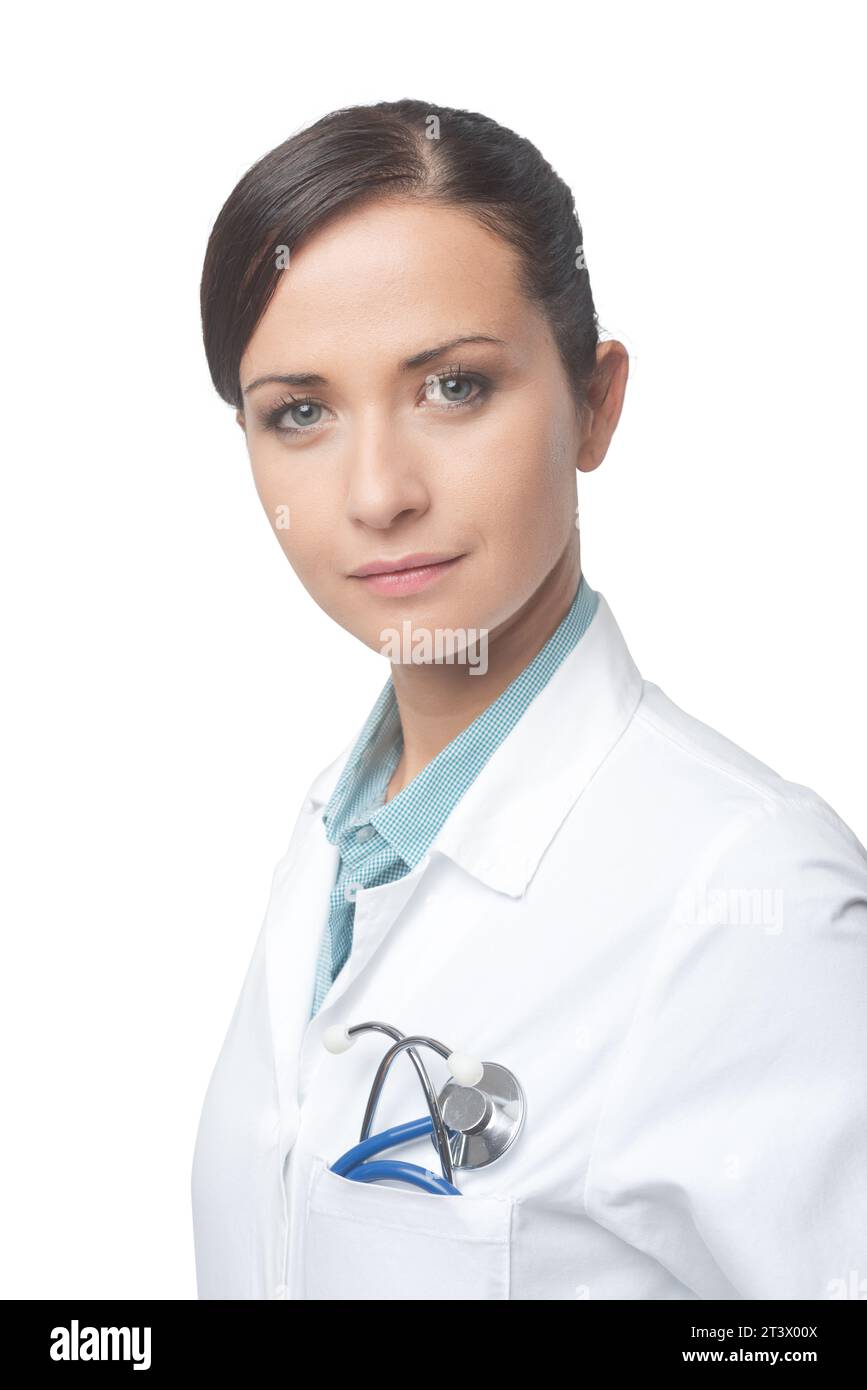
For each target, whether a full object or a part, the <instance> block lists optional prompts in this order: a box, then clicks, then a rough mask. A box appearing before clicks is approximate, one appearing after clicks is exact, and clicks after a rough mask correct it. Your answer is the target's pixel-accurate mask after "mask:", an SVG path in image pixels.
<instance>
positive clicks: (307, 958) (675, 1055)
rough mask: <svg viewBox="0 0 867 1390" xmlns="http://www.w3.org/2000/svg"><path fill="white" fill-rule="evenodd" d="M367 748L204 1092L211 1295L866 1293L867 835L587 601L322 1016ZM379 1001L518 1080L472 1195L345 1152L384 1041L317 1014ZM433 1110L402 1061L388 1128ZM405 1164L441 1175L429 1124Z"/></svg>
mask: <svg viewBox="0 0 867 1390" xmlns="http://www.w3.org/2000/svg"><path fill="white" fill-rule="evenodd" d="M365 713H366V711H365ZM352 742H354V740H353V741H352ZM351 747H352V743H350V744H349V745H348V746H347V747H346V749H344V750H343V752H342V753H341V754H340V756H339V757H338V758H337V759H336V760H335V761H334V762H333V763H332V764H331V765H330V766H329V767H328V768H326V769H325V770H324V771H323V772H322V773H320V775H319V776H318V777H317V778H316V779H315V781H314V782H313V784H312V786H311V788H310V790H309V792H308V795H307V797H306V799H305V801H304V804H303V806H302V808H301V812H300V816H299V819H298V823H297V826H296V828H295V831H294V833H293V835H292V839H291V842H290V844H289V847H288V849H287V851H286V854H285V855H284V857H283V858H282V859H281V861H280V863H279V864H278V865H277V868H276V870H275V873H274V879H273V884H272V889H271V897H270V902H269V905H268V909H267V913H266V916H265V921H264V923H263V925H262V929H261V932H260V934H259V937H258V940H257V942H256V946H255V950H254V952H253V957H252V960H251V963H250V966H249V969H248V972H247V976H246V979H245V981H244V984H243V988H242V991H241V995H240V999H239V1001H238V1004H237V1006H236V1009H235V1012H234V1015H233V1017H232V1020H231V1023H230V1025H229V1028H228V1032H227V1035H226V1037H225V1041H224V1043H223V1047H222V1050H221V1052H220V1055H219V1058H218V1060H217V1063H216V1066H215V1069H214V1072H213V1075H212V1077H211V1080H210V1084H209V1087H208V1090H207V1094H206V1097H205V1101H204V1106H203V1110H202V1115H201V1120H200V1124H199V1130H198V1135H197V1139H196V1146H195V1154H194V1158H193V1172H192V1198H193V1216H194V1236H195V1254H196V1267H197V1279H198V1292H199V1297H200V1298H230V1299H247V1298H255V1299H259V1298H263V1299H264V1298H288V1299H311V1300H312V1299H551V1300H554V1299H573V1298H590V1299H619V1298H625V1299H684V1300H688V1299H713V1298H723V1299H749V1298H760V1299H766V1298H783V1299H814V1298H815V1299H826V1298H836V1297H861V1298H864V1297H865V1296H867V1076H865V1068H867V854H865V850H864V848H863V846H862V845H861V844H860V843H859V841H858V840H857V839H856V837H855V836H854V834H853V833H852V831H851V830H850V829H849V828H848V827H847V826H846V825H845V824H844V823H843V822H842V821H841V820H840V818H839V817H838V816H837V815H836V814H835V812H834V811H833V810H832V809H831V808H830V807H829V806H828V805H827V804H826V803H825V802H824V801H823V800H822V799H821V797H819V796H818V795H817V794H816V793H815V792H813V791H811V790H810V789H808V788H806V787H803V786H800V785H797V784H795V783H792V782H788V781H785V780H783V779H782V778H781V777H779V776H778V775H777V774H776V773H775V772H773V771H772V770H771V769H770V768H768V767H766V766H765V765H764V764H763V763H761V762H759V761H757V760H756V759H755V758H754V757H752V756H751V755H750V754H748V753H746V752H744V751H743V750H742V749H740V748H738V747H737V746H736V745H734V744H733V743H731V742H729V740H727V739H726V738H724V737H723V736H722V735H720V734H719V733H716V732H715V731H714V730H712V729H710V728H709V727H707V726H706V725H705V724H702V723H700V722H699V721H698V720H696V719H694V718H692V717H691V716H690V715H688V714H686V713H684V712H683V711H682V710H681V709H679V708H678V707H677V706H676V705H675V704H673V703H672V702H671V700H669V699H668V698H667V697H666V696H665V695H664V694H663V692H662V691H661V690H660V689H659V688H658V687H657V686H656V685H653V684H651V683H649V682H647V681H643V680H642V677H641V675H640V674H639V672H638V670H637V668H636V666H635V664H634V662H633V660H632V658H631V656H630V654H629V651H628V649H627V647H626V645H625V642H624V640H623V637H622V634H621V632H620V629H619V628H618V626H617V624H616V622H615V619H614V617H613V615H612V613H611V609H610V607H609V605H608V603H607V602H606V600H605V598H604V596H602V595H601V594H600V600H599V607H598V610H597V612H596V615H595V616H594V618H593V621H592V622H591V624H590V626H589V628H588V629H587V631H586V632H585V634H584V636H583V637H582V638H581V640H580V642H578V644H577V646H576V647H575V648H574V650H573V651H571V652H570V653H569V655H568V656H567V657H566V658H565V660H564V661H563V663H562V665H561V666H560V667H559V668H558V669H557V670H556V672H555V674H554V675H553V677H552V678H551V680H550V681H549V683H548V684H547V685H546V686H545V687H544V688H543V689H542V691H541V692H540V693H539V694H538V695H537V696H536V698H535V699H534V700H533V701H532V703H531V704H530V706H529V708H528V709H527V711H526V712H525V713H524V715H523V716H522V718H521V719H520V721H519V722H518V724H517V725H516V726H515V728H514V729H513V730H512V732H511V733H510V734H509V735H508V737H507V738H506V739H505V741H504V742H503V743H502V744H501V745H500V747H499V748H498V749H497V750H496V752H495V753H494V754H493V756H492V757H491V759H490V761H489V762H488V763H487V765H486V766H485V767H484V768H483V770H482V772H481V773H480V775H479V776H478V778H477V779H476V781H475V782H474V783H473V784H472V786H471V787H470V789H469V790H468V791H467V793H466V794H465V795H464V797H463V798H462V799H461V801H460V802H459V803H458V805H457V807H456V808H455V810H454V811H453V812H452V814H451V816H450V817H449V819H448V820H447V822H446V823H445V825H444V827H443V828H442V830H441V831H440V833H439V835H438V836H437V838H436V840H435V841H434V843H433V845H432V847H431V849H430V851H429V853H428V854H427V855H426V856H425V857H424V859H423V860H422V862H421V863H420V864H419V865H418V866H417V868H416V869H415V870H414V871H413V872H411V873H409V874H408V875H407V876H406V877H404V878H402V879H398V880H397V881H396V882H393V883H388V884H384V885H382V886H380V887H377V888H372V889H366V890H361V891H359V893H358V896H357V899H356V909H355V927H354V941H353V946H352V952H351V955H350V957H349V960H348V962H347V964H346V966H345V967H344V969H343V971H342V972H341V973H340V974H339V976H338V978H337V980H336V981H335V983H334V985H333V986H332V988H331V991H330V992H329V994H328V996H327V997H326V999H325V1002H324V1004H323V1006H322V1008H321V1010H320V1012H319V1013H318V1014H317V1016H316V1017H315V1018H314V1019H313V1020H312V1021H311V1020H310V1017H309V1012H310V1004H311V997H312V990H313V978H314V968H315V962H316V957H317V952H318V950H319V944H320V938H321V935H322V931H323V929H324V927H325V924H326V920H327V915H328V901H329V894H330V891H331V888H332V886H333V884H334V879H335V874H336V871H337V867H338V853H337V850H336V848H334V847H333V846H332V845H331V844H329V842H328V840H327V839H326V836H325V830H324V827H323V824H322V819H321V813H322V808H323V806H324V805H325V803H326V802H327V800H328V797H329V795H330V793H331V790H332V788H333V787H334V784H335V782H336V780H337V778H338V776H339V773H340V770H341V768H342V766H343V764H344V762H345V760H346V758H347V756H348V754H349V752H350V749H351ZM371 1019H376V1020H382V1021H384V1022H386V1023H389V1024H393V1025H394V1026H396V1027H397V1028H399V1029H401V1031H402V1032H404V1033H425V1034H428V1035H431V1036H433V1037H435V1038H438V1039H440V1040H441V1041H443V1042H444V1043H445V1044H446V1045H447V1046H448V1047H450V1048H453V1049H460V1050H463V1051H466V1052H469V1053H471V1054H474V1055H476V1056H478V1057H480V1058H482V1059H483V1060H486V1061H493V1062H499V1063H502V1064H503V1065H504V1066H506V1067H508V1068H510V1070H512V1071H513V1072H514V1073H515V1074H516V1076H517V1077H518V1078H519V1080H520V1082H521V1084H522V1086H523V1088H524V1091H525V1094H526V1100H527V1113H526V1120H525V1123H524V1128H523V1131H522V1133H521V1134H520V1135H519V1137H518V1139H517V1141H516V1142H515V1143H514V1144H513V1146H512V1148H511V1149H510V1150H509V1151H508V1153H507V1154H506V1155H505V1156H504V1157H502V1158H501V1159H500V1160H499V1161H497V1162H495V1163H493V1164H491V1165H490V1166H488V1167H486V1168H481V1169H476V1170H473V1171H471V1170H456V1179H457V1182H458V1185H459V1187H460V1188H461V1190H462V1193H463V1195H462V1196H461V1197H444V1196H437V1195H432V1194H428V1193H426V1192H422V1191H419V1190H418V1189H415V1188H410V1187H408V1186H405V1185H404V1186H401V1185H393V1186H385V1185H366V1184H363V1183H359V1182H353V1181H350V1180H349V1179H347V1178H342V1177H338V1176H336V1175H335V1174H333V1173H332V1172H330V1170H329V1168H328V1166H327V1165H328V1164H329V1163H330V1162H331V1161H333V1160H334V1159H335V1158H337V1157H338V1156H339V1155H340V1154H341V1153H343V1152H344V1150H346V1149H347V1148H349V1147H350V1146H351V1145H352V1144H353V1143H355V1142H356V1141H357V1139H358V1134H359V1129H360V1126H361V1121H362V1115H363V1112H364V1106H365V1102H366V1098H367V1095H368V1091H369V1088H370V1084H371V1081H372V1079H373V1075H374V1072H375V1069H376V1066H377V1064H378V1062H379V1061H380V1059H381V1057H382V1055H383V1053H384V1051H385V1049H386V1047H387V1046H388V1042H387V1040H386V1039H385V1038H384V1037H383V1036H382V1035H381V1034H375V1033H368V1034H364V1035H363V1036H362V1037H361V1038H360V1039H359V1040H358V1041H357V1042H356V1044H355V1046H354V1047H353V1048H352V1049H351V1050H350V1051H349V1052H346V1053H344V1054H342V1055H333V1054H331V1053H328V1052H326V1050H325V1049H324V1048H323V1045H322V1034H323V1031H324V1030H325V1029H326V1028H327V1027H328V1026H329V1025H331V1024H335V1023H345V1024H353V1023H361V1022H364V1021H367V1020H371ZM422 1055H423V1057H424V1059H425V1061H426V1063H427V1065H428V1067H429V1070H430V1071H431V1075H432V1078H433V1081H434V1084H435V1086H436V1087H437V1088H439V1086H441V1085H442V1084H443V1083H444V1082H445V1080H446V1079H447V1076H448V1071H447V1068H446V1067H445V1064H444V1063H443V1062H442V1061H441V1060H440V1059H439V1058H438V1057H436V1056H435V1055H434V1054H433V1053H429V1052H425V1053H423V1054H422ZM424 1113H425V1107H424V1100H423V1096H422V1092H421V1090H420V1088H419V1085H418V1080H417V1077H416V1074H415V1071H414V1069H413V1067H412V1064H411V1062H410V1061H409V1059H406V1060H404V1059H399V1060H398V1062H397V1063H396V1064H395V1066H394V1067H393V1068H392V1070H391V1073H390V1076H389V1080H388V1082H387V1085H386V1088H385V1090H384V1092H383V1096H382V1100H381V1102H380V1106H379V1109H378V1111H377V1116H376V1125H375V1129H376V1130H377V1131H378V1130H380V1129H383V1128H385V1127H386V1126H387V1125H391V1124H395V1123H398V1122H400V1121H404V1120H408V1119H413V1118H416V1117H418V1116H421V1115H423V1114H424ZM392 1156H393V1157H400V1158H404V1159H407V1160H408V1161H410V1162H416V1163H420V1164H422V1165H423V1166H425V1167H428V1168H431V1169H433V1170H437V1168H438V1163H437V1157H436V1154H435V1151H434V1149H433V1146H432V1144H431V1143H430V1142H429V1140H427V1139H425V1140H422V1141H417V1142H416V1143H415V1144H414V1145H411V1146H407V1147H406V1148H403V1149H401V1150H392ZM859 1289H860V1293H859V1292H858V1290H859Z"/></svg>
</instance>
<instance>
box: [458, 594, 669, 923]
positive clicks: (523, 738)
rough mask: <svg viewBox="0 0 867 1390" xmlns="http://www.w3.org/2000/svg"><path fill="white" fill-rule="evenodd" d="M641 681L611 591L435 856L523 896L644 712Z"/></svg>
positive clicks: (486, 770)
mask: <svg viewBox="0 0 867 1390" xmlns="http://www.w3.org/2000/svg"><path fill="white" fill-rule="evenodd" d="M642 691H643V681H642V678H641V675H640V673H639V671H638V668H637V666H636V665H635V662H634V661H633V659H632V657H631V655H630V653H629V650H628V648H627V646H626V642H625V641H624V639H623V635H622V633H621V631H620V628H619V627H618V626H617V623H616V622H615V619H614V615H613V613H612V612H611V609H610V608H609V606H608V604H607V602H606V600H605V597H604V595H603V594H601V593H600V594H599V604H598V607H597V610H596V613H595V614H594V616H593V619H592V621H591V622H590V625H589V627H588V628H587V630H586V632H585V633H584V634H583V636H582V637H581V638H580V640H579V641H578V642H577V644H576V645H575V647H574V648H573V649H572V650H571V651H570V652H569V653H568V654H567V655H566V656H565V657H564V658H563V661H562V662H561V663H560V665H559V666H558V667H557V669H556V670H555V671H554V673H553V675H552V676H551V678H550V679H549V680H548V681H547V683H546V684H545V685H544V686H543V687H542V689H541V690H540V691H539V693H538V694H537V695H536V696H535V698H534V699H533V700H531V702H530V704H529V705H528V707H527V709H526V710H525V711H524V713H523V714H522V716H521V718H520V719H519V720H518V722H517V724H516V725H515V727H514V728H513V729H512V730H511V731H510V733H509V735H508V737H507V738H505V739H504V740H503V742H502V743H501V744H500V745H499V747H498V748H497V749H495V751H494V753H493V754H492V755H491V757H490V758H489V760H488V761H487V763H486V764H485V766H484V767H483V768H482V770H481V772H480V773H479V775H478V777H477V778H476V780H475V781H474V782H473V784H472V785H471V786H470V787H469V788H468V790H467V791H466V793H465V794H464V796H463V797H462V798H461V800H460V801H459V802H458V805H457V806H456V808H455V810H454V811H453V812H452V814H451V815H450V816H449V818H448V820H447V821H446V823H445V825H444V826H443V828H442V831H441V832H440V834H439V836H438V837H437V839H436V840H435V841H434V843H433V845H432V846H431V852H432V853H436V852H438V853H441V854H444V855H446V856H447V857H448V858H450V859H452V860H453V861H454V862H455V863H456V864H459V865H460V866H461V868H463V869H465V870H466V872H467V873H470V874H472V875H473V876H474V877H475V878H477V879H480V880H481V881H482V882H483V883H485V884H487V886H488V887H489V888H494V889H496V890H497V891H499V892H502V893H508V894H509V895H510V896H512V897H518V896H520V895H521V894H523V892H524V890H525V888H526V886H527V884H528V883H529V881H530V879H531V878H532V876H533V874H534V873H535V872H536V869H537V867H538V865H539V861H540V860H541V858H542V855H543V854H544V853H545V850H546V849H547V847H548V845H549V844H550V843H551V841H552V840H553V838H554V836H555V835H556V833H557V831H558V829H559V828H560V826H561V825H562V823H563V820H564V819H565V817H566V816H567V815H568V813H569V811H570V810H571V808H572V807H573V806H574V804H575V802H576V801H577V800H578V798H579V797H580V795H581V793H582V792H583V790H584V788H585V787H586V785H587V783H588V782H589V781H590V779H591V777H593V776H594V775H595V774H596V772H597V770H598V769H599V768H600V766H601V765H602V763H603V762H604V760H605V758H606V757H607V756H608V754H609V753H610V751H611V749H612V748H613V746H614V744H615V743H616V742H617V740H618V739H619V738H620V737H621V735H622V733H623V731H624V729H625V728H626V727H627V725H628V724H629V721H630V720H631V718H632V716H633V714H634V713H635V711H636V709H637V708H638V705H639V702H640V700H641V696H642Z"/></svg>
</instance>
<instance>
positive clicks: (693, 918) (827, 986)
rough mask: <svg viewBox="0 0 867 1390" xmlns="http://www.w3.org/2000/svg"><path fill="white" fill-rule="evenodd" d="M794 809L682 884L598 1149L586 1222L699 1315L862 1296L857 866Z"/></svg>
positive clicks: (863, 1114) (863, 1048)
mask: <svg viewBox="0 0 867 1390" xmlns="http://www.w3.org/2000/svg"><path fill="white" fill-rule="evenodd" d="M803 793H804V794H803V795H802V796H793V797H789V798H787V799H783V800H780V801H778V802H773V803H768V804H767V805H761V806H760V807H758V809H754V810H751V811H750V812H749V813H748V814H745V815H744V816H743V817H741V818H740V819H739V820H738V821H737V823H736V825H734V826H730V827H729V828H728V829H727V831H726V832H725V833H724V834H723V836H722V837H721V839H720V841H719V842H718V843H717V845H716V846H715V847H714V848H713V849H712V851H711V852H709V853H708V854H707V856H706V858H705V862H704V863H702V864H700V865H698V866H695V867H694V869H693V871H692V873H691V876H690V877H689V878H688V879H687V880H685V881H684V883H683V884H682V885H681V887H680V889H679V891H678V893H677V895H676V900H675V901H674V902H673V903H672V905H671V914H670V917H669V919H668V920H667V921H666V922H665V923H664V924H663V926H662V931H661V936H660V941H659V945H658V947H657V949H656V951H655V954H654V956H653V959H652V963H651V966H650V969H649V972H648V975H647V977H646V979H645V981H644V984H643V987H642V990H641V993H640V995H639V999H638V1003H637V1007H636V1010H635V1013H634V1016H633V1019H632V1022H631V1024H630V1028H629V1031H628V1033H627V1035H626V1037H625V1040H624V1043H623V1045H622V1047H621V1050H620V1053H619V1055H618V1057H617V1059H616V1061H615V1063H614V1067H613V1071H612V1075H611V1078H610V1080H609V1083H608V1088H607V1091H606V1097H605V1102H604V1105H603V1108H602V1111H601V1114H600V1118H599V1122H598V1125H597V1129H596V1134H595V1136H594V1143H593V1148H592V1153H591V1159H590V1165H589V1168H588V1174H587V1183H586V1188H585V1200H586V1204H587V1211H588V1214H589V1215H590V1216H591V1217H593V1218H594V1219H595V1220H597V1221H599V1222H600V1223H601V1224H602V1225H603V1226H605V1227H607V1228H608V1229H610V1230H612V1231H614V1232H615V1233H616V1234H617V1235H619V1236H621V1237H622V1238H623V1239H624V1240H627V1241H628V1242H629V1244H631V1245H633V1246H636V1247H638V1248H639V1249H642V1250H644V1251H645V1252H646V1253H648V1254H650V1255H652V1256H653V1257H654V1258H656V1259H657V1260H659V1261H660V1262H661V1263H662V1265H663V1266H665V1267H666V1268H667V1269H669V1270H670V1271H671V1272H672V1273H673V1274H674V1275H675V1276H676V1277H677V1278H678V1279H680V1280H681V1282H682V1283H684V1284H685V1285H686V1286H687V1287H688V1288H690V1289H691V1290H693V1291H694V1293H695V1294H696V1296H697V1297H698V1298H701V1299H710V1298H723V1299H832V1298H847V1297H848V1298H852V1297H855V1298H863V1297H865V1295H867V853H865V850H864V847H863V846H862V845H861V844H860V843H859V841H858V840H857V839H856V837H855V835H854V834H853V833H852V831H851V830H850V829H849V828H848V826H846V825H845V823H844V822H843V821H842V820H841V819H840V818H839V817H838V816H837V815H836V814H835V812H834V811H833V810H832V809H831V808H830V807H829V806H828V805H827V803H825V802H824V801H822V799H821V798H820V797H818V796H817V795H815V794H814V793H808V789H803Z"/></svg>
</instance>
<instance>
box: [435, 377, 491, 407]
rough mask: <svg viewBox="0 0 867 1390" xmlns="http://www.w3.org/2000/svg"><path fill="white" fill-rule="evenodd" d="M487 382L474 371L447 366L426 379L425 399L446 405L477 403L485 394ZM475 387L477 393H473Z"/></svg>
mask: <svg viewBox="0 0 867 1390" xmlns="http://www.w3.org/2000/svg"><path fill="white" fill-rule="evenodd" d="M486 386H487V383H486V381H485V379H484V378H483V377H479V376H476V375H475V374H474V373H472V372H470V373H468V372H462V371H461V369H460V367H447V368H446V370H445V371H442V372H435V373H432V374H431V375H430V376H429V377H427V378H426V379H425V389H424V394H425V399H426V400H428V401H433V402H434V403H435V404H443V405H445V406H460V405H475V404H477V403H478V402H479V401H480V400H481V399H482V397H483V396H484V394H485V390H486ZM473 388H475V395H474V394H473Z"/></svg>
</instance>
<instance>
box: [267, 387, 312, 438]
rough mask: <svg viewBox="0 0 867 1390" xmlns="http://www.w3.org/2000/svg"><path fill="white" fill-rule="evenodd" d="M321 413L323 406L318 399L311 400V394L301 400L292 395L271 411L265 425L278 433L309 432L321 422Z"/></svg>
mask: <svg viewBox="0 0 867 1390" xmlns="http://www.w3.org/2000/svg"><path fill="white" fill-rule="evenodd" d="M321 415H322V406H321V405H320V404H319V402H318V401H311V399H310V397H309V396H305V398H304V400H301V401H299V400H295V398H294V397H292V398H291V399H290V400H288V401H281V402H280V403H279V405H277V406H275V407H274V409H273V410H271V411H269V413H268V415H267V417H266V419H265V425H266V428H268V429H273V430H276V431H277V433H278V434H307V433H308V432H309V431H310V430H311V427H312V426H314V425H318V424H320V423H321V420H320V417H321Z"/></svg>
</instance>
